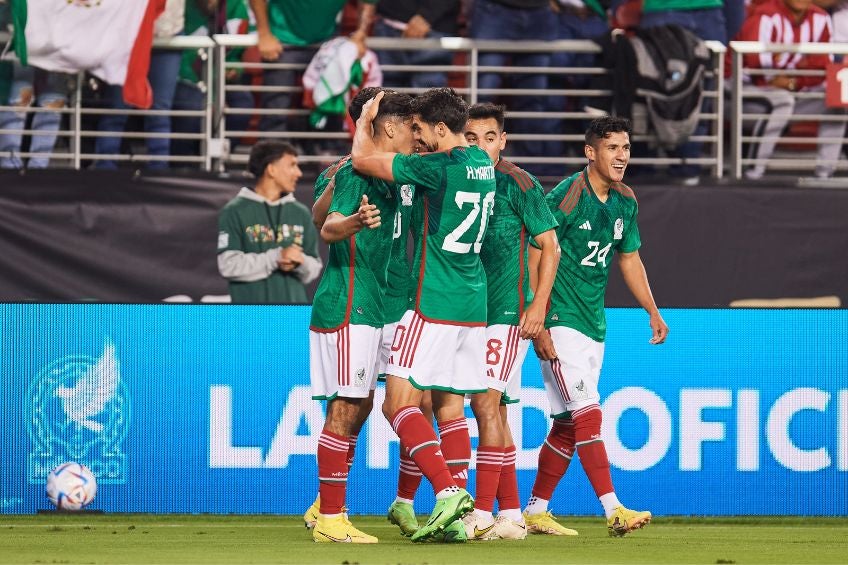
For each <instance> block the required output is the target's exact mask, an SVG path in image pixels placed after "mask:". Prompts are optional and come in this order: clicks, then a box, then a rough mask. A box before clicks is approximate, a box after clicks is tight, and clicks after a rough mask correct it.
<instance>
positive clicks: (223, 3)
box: [171, 0, 254, 155]
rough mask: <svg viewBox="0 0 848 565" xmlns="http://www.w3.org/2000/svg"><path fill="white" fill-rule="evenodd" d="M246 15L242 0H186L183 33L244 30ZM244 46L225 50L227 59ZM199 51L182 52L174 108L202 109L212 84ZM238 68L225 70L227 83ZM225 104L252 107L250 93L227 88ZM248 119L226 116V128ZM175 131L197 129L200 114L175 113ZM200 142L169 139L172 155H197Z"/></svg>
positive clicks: (240, 128)
mask: <svg viewBox="0 0 848 565" xmlns="http://www.w3.org/2000/svg"><path fill="white" fill-rule="evenodd" d="M248 24H249V16H248V12H247V4H246V1H245V0H188V1H187V2H186V11H185V34H186V35H213V34H216V33H229V34H243V33H247V29H248ZM243 52H244V50H243V49H230V50H228V51H227V61H228V62H237V61H240V60H241V56H242V54H243ZM206 64H209V62H208V61H204V60H203V58H202V57H201V56H200V53H198V52H197V51H193V50H186V51H184V52H183V54H182V63H181V65H180V76H179V82H178V83H177V90H176V94H175V95H174V105H173V108H174V110H203V109H204V108H205V106H206V97H207V92H208V91H209V89H211V88H212V85H211V84H206V75H205V70H206V69H205V65H206ZM241 76H242V73H241V71H240V69H229V70H227V77H226V80H227V82H228V83H232V82H238V80H239V78H240V77H241ZM225 105H226V107H229V108H253V106H254V103H253V95H252V94H251V93H249V92H245V91H228V92H227V93H226V98H225ZM249 122H250V116H249V115H247V114H233V115H228V116H227V117H226V129H227V130H237V131H243V130H246V129H247V127H248V124H249ZM171 124H172V130H173V132H174V133H200V131H201V129H202V128H201V118H193V117H186V116H182V117H180V116H175V117H174V118H173V119H172V120H171ZM198 151H199V142H198V141H197V140H194V139H177V138H174V139H173V140H172V142H171V154H172V155H198V154H199V152H198Z"/></svg>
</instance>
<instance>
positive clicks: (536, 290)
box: [518, 230, 560, 339]
mask: <svg viewBox="0 0 848 565" xmlns="http://www.w3.org/2000/svg"><path fill="white" fill-rule="evenodd" d="M534 239H535V241H536V244H537V245H538V246H539V249H536V247H534V246H532V245H531V246H530V252H531V253H533V252H535V253H534V255H536V257H535V258H533V259H528V267H529V269H528V270H529V272H530V288H531V289H532V290H533V301H532V302H531V303H530V305H529V306H528V307H527V308H526V309H525V310H524V313H523V314H522V315H521V320H520V321H519V322H518V326H519V327H520V329H521V334H520V336H521V338H522V339H534V338H535V337H536V336H538V335H540V334H541V333H543V331H544V329H545V314H546V313H547V312H546V310H547V306H548V300H549V299H550V297H551V288H553V285H554V278H555V277H556V271H557V266H559V254H560V249H559V242H558V241H557V237H556V232H555V231H554V230H548V231H546V232H542V233H541V234H539V235H537V236H536V237H535V238H534ZM534 279H535V280H534Z"/></svg>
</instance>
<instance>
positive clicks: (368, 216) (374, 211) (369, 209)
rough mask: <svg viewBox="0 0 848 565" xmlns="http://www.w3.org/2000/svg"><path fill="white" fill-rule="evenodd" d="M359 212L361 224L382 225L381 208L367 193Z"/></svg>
mask: <svg viewBox="0 0 848 565" xmlns="http://www.w3.org/2000/svg"><path fill="white" fill-rule="evenodd" d="M381 94H382V93H381ZM358 214H359V224H360V226H362V227H364V228H370V229H372V230H373V229H375V228H379V227H380V209H379V208H377V206H376V205H374V204H369V203H368V196H367V195H365V194H363V195H362V200H361V201H360V202H359V212H358Z"/></svg>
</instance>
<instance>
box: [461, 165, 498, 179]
mask: <svg viewBox="0 0 848 565" xmlns="http://www.w3.org/2000/svg"><path fill="white" fill-rule="evenodd" d="M465 178H466V179H468V180H492V179H494V178H495V168H494V167H493V166H492V165H485V166H482V167H472V166H470V165H466V166H465Z"/></svg>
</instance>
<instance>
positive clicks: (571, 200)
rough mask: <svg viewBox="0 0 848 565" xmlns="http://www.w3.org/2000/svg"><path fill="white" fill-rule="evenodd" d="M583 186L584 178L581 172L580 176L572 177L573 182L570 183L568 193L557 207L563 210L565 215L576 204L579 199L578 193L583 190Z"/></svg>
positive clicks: (584, 185) (584, 183) (584, 184)
mask: <svg viewBox="0 0 848 565" xmlns="http://www.w3.org/2000/svg"><path fill="white" fill-rule="evenodd" d="M585 187H586V180H585V179H584V178H583V174H582V173H581V174H580V176H578V177H577V178H576V179H574V182H573V183H571V186H570V187H569V189H568V193H567V194H566V195H565V198H563V199H562V203H561V204H560V205H559V209H560V210H562V211H563V212H565V214H566V215H568V214H570V213H571V211H572V210H574V208H575V206H577V202H579V201H580V194H581V193H582V192H583V189H584V188H585Z"/></svg>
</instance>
